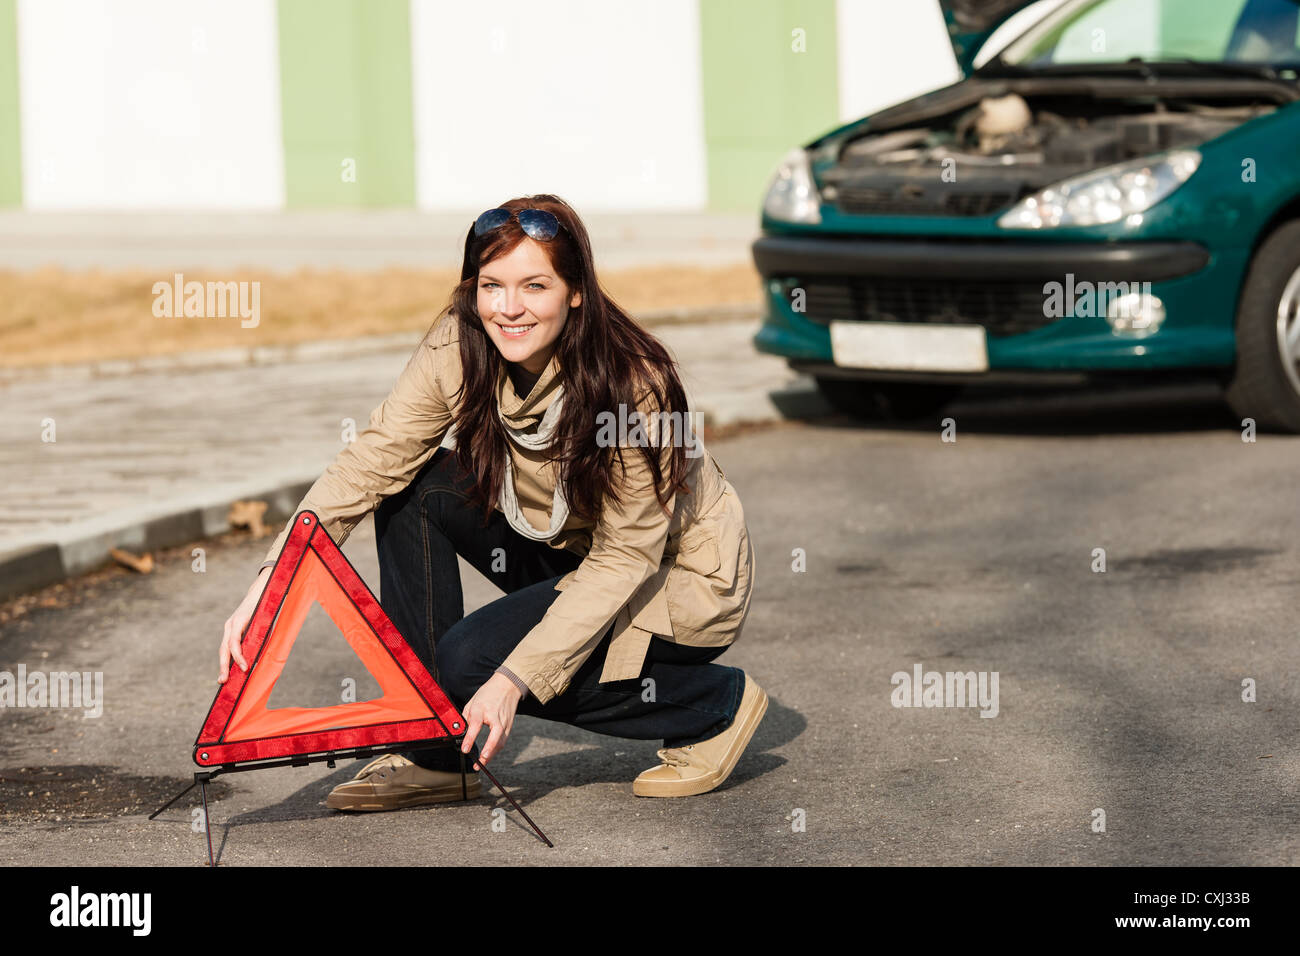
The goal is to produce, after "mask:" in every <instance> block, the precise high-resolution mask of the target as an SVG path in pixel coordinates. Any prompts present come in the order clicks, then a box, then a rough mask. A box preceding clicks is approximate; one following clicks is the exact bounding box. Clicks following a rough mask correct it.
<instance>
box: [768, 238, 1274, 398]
mask: <svg viewBox="0 0 1300 956" xmlns="http://www.w3.org/2000/svg"><path fill="white" fill-rule="evenodd" d="M753 255H754V262H755V265H756V266H757V268H758V271H759V272H760V273H761V275H762V277H763V287H764V298H765V305H766V316H765V320H764V322H763V325H762V327H761V328H760V330H759V332H758V334H757V335H756V336H755V338H754V344H755V346H756V347H757V348H758V349H759V351H762V352H767V353H770V354H774V355H781V356H784V357H786V358H789V359H791V360H796V361H797V363H798V364H797V365H796V367H799V366H802V367H804V368H808V369H815V368H818V367H822V368H824V367H825V366H826V365H827V363H832V362H833V355H832V350H831V340H830V325H829V323H830V322H831V321H832V320H837V321H848V322H853V321H872V320H873V319H874V320H882V319H883V320H888V321H915V322H932V323H942V324H972V325H981V326H983V327H984V328H985V329H986V330H987V333H988V339H987V340H988V359H989V372H988V373H983V374H981V375H976V376H961V378H962V379H967V380H993V379H999V378H1001V379H1007V378H1008V376H1006V375H998V374H995V373H997V372H999V371H1007V372H1012V371H1017V370H1019V371H1026V372H1028V371H1035V370H1037V371H1044V372H1046V371H1049V370H1056V371H1062V372H1069V371H1077V372H1089V371H1116V372H1120V371H1134V370H1142V369H1161V368H1164V369H1177V368H1212V367H1222V366H1226V365H1230V364H1231V363H1232V361H1233V358H1234V354H1235V345H1234V335H1233V327H1234V316H1235V312H1236V300H1237V293H1238V290H1239V288H1240V283H1241V278H1242V275H1243V272H1244V268H1245V264H1246V262H1247V260H1248V253H1247V252H1246V251H1245V250H1236V249H1229V250H1216V251H1214V252H1213V253H1212V252H1211V251H1209V250H1207V249H1206V248H1205V247H1204V246H1203V245H1201V244H1199V243H1194V242H1182V241H1151V242H1138V241H1132V242H1095V243H1089V242H1062V241H1053V240H1050V239H1039V238H1036V239H1034V240H1032V241H1026V240H1025V239H1023V238H1021V237H1016V238H1014V239H997V240H992V239H990V240H968V239H896V238H886V239H881V238H863V237H858V236H806V235H805V236H783V235H765V236H763V237H762V238H760V239H758V240H757V241H756V242H755V243H754V244H753ZM1048 283H1059V284H1062V285H1066V284H1067V283H1072V284H1073V286H1074V287H1078V286H1079V285H1080V284H1082V283H1127V284H1133V283H1140V284H1143V285H1142V288H1144V289H1145V290H1147V291H1150V293H1151V294H1153V295H1156V296H1159V297H1160V299H1161V300H1162V301H1163V302H1164V305H1165V309H1166V318H1165V321H1164V323H1163V324H1162V325H1161V327H1160V329H1159V330H1158V331H1157V332H1155V333H1152V334H1149V335H1146V336H1143V337H1135V336H1131V335H1120V334H1116V333H1114V332H1112V331H1111V328H1110V325H1109V324H1108V323H1107V321H1106V320H1105V318H1104V317H1100V316H1096V315H1090V314H1087V313H1086V311H1084V310H1082V309H1079V310H1074V309H1068V308H1067V310H1066V314H1065V315H1064V316H1063V317H1061V318H1054V317H1052V316H1050V315H1048V314H1047V310H1046V309H1045V308H1044V302H1045V300H1046V298H1047V295H1046V292H1045V289H1044V287H1045V286H1046V285H1047V284H1048ZM1148 283H1149V285H1145V284H1148ZM1067 287H1069V286H1068V285H1067ZM800 298H801V299H802V302H799V299H800ZM796 303H798V304H800V305H802V306H803V311H799V310H798V309H797V308H796ZM1076 311H1077V312H1082V313H1083V314H1075V313H1076ZM792 364H796V362H792ZM833 368H834V367H833V366H832V369H833ZM841 374H844V375H852V376H854V377H864V378H865V377H872V378H877V377H878V378H908V379H914V380H935V378H936V377H937V378H938V379H940V380H943V379H945V378H947V377H948V376H945V375H944V374H943V373H939V374H938V375H937V376H936V375H935V374H933V373H926V374H922V373H904V372H892V371H879V370H869V369H856V368H853V369H848V368H845V369H842V371H841ZM1010 377H1011V378H1014V377H1015V376H1010ZM1060 377H1061V378H1062V379H1066V378H1069V376H1066V375H1062V376H1060ZM951 378H952V380H957V378H958V376H956V375H953V376H951Z"/></svg>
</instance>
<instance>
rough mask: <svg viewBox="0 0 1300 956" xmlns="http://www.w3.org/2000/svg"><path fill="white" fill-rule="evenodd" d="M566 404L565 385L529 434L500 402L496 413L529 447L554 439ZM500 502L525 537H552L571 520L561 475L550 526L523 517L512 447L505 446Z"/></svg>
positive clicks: (548, 538) (505, 513) (511, 524)
mask: <svg viewBox="0 0 1300 956" xmlns="http://www.w3.org/2000/svg"><path fill="white" fill-rule="evenodd" d="M563 406H564V389H563V386H561V387H560V391H559V392H558V393H557V394H556V396H555V398H553V399H551V404H550V405H548V406H547V408H546V411H545V412H544V413H543V414H542V420H541V421H540V422H539V423H538V425H537V431H535V432H533V433H532V434H529V433H527V432H524V431H522V430H520V429H518V428H515V427H514V426H513V425H511V424H510V422H508V421H507V420H506V417H505V416H504V415H502V414H501V407H500V405H498V406H497V416H498V417H499V418H500V419H501V424H502V425H504V426H505V429H506V431H507V432H508V433H509V434H510V437H511V439H513V440H514V441H516V442H518V443H519V444H520V445H521V446H523V447H524V448H528V449H533V450H536V449H541V448H546V447H547V446H548V445H549V444H550V443H551V437H552V435H553V434H554V433H555V426H556V424H557V423H558V422H559V420H560V409H561V408H562V407H563ZM497 504H498V505H499V506H500V508H501V511H502V513H503V514H504V515H505V516H506V520H507V521H509V522H510V527H512V528H514V529H515V530H516V531H518V532H519V533H520V534H521V535H523V536H524V537H525V538H530V539H532V540H533V541H549V540H550V539H551V538H554V537H555V536H556V535H557V534H559V533H560V529H561V528H563V527H564V523H565V522H566V521H568V520H569V503H568V501H566V500H565V497H564V482H563V481H562V480H560V478H559V476H558V475H557V476H556V479H555V496H554V498H553V500H552V502H551V526H550V528H549V529H547V530H546V531H538V530H537V529H535V528H534V527H533V526H532V525H531V524H529V523H528V519H527V518H525V517H524V512H523V509H521V508H520V507H519V498H518V497H517V496H516V495H515V478H514V470H513V466H512V465H511V463H510V449H508V448H507V449H506V477H505V480H504V481H503V482H502V483H501V494H500V496H499V497H498V501H497Z"/></svg>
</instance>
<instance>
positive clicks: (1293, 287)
mask: <svg viewBox="0 0 1300 956" xmlns="http://www.w3.org/2000/svg"><path fill="white" fill-rule="evenodd" d="M1225 395H1226V398H1227V399H1228V404H1229V405H1231V406H1232V410H1233V411H1235V412H1236V413H1237V414H1238V415H1239V416H1240V417H1241V418H1253V419H1254V420H1255V425H1256V427H1257V428H1259V429H1261V430H1268V431H1286V432H1300V220H1297V221H1295V222H1289V223H1287V224H1286V225H1284V226H1282V227H1281V228H1279V229H1277V230H1275V231H1274V232H1273V234H1272V235H1271V236H1269V237H1268V238H1267V239H1266V240H1265V241H1264V244H1263V245H1261V246H1260V247H1259V251H1258V252H1256V253H1255V258H1254V259H1252V260H1251V263H1250V269H1249V271H1248V272H1247V274H1246V282H1245V285H1244V286H1243V287H1242V292H1241V301H1240V303H1239V304H1238V306H1237V360H1236V364H1235V365H1234V366H1233V369H1232V372H1231V373H1230V375H1229V378H1228V384H1227V389H1226V392H1225Z"/></svg>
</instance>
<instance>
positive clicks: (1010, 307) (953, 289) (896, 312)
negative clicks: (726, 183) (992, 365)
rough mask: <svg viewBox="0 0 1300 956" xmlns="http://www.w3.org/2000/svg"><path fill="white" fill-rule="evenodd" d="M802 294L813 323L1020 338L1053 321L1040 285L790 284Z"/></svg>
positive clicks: (791, 291) (824, 280) (790, 296)
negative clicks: (936, 328)
mask: <svg viewBox="0 0 1300 956" xmlns="http://www.w3.org/2000/svg"><path fill="white" fill-rule="evenodd" d="M786 285H787V289H786V293H785V295H786V298H787V301H789V302H790V303H791V306H792V307H794V305H795V304H796V302H797V299H796V298H795V292H796V290H797V289H803V290H804V299H803V306H804V313H803V314H804V315H805V317H806V318H808V319H809V320H811V321H813V322H819V323H821V324H823V325H829V324H830V323H831V322H832V321H840V322H863V321H876V322H918V323H932V324H939V325H982V326H983V327H984V328H985V329H986V330H987V332H988V334H989V335H990V336H995V337H998V336H1008V335H1021V334H1023V333H1025V332H1031V331H1033V330H1034V329H1037V328H1042V327H1043V326H1045V325H1049V324H1051V323H1052V322H1055V321H1056V318H1055V317H1052V316H1048V315H1044V314H1043V312H1044V310H1043V305H1044V301H1045V298H1044V295H1043V285H1042V283H1041V282H1038V283H1031V282H1025V281H1021V280H1008V281H983V280H961V279H931V278H879V277H871V278H857V277H849V278H831V277H823V276H818V277H817V279H816V281H809V282H799V283H797V284H796V283H794V282H793V281H792V280H787V283H786Z"/></svg>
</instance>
